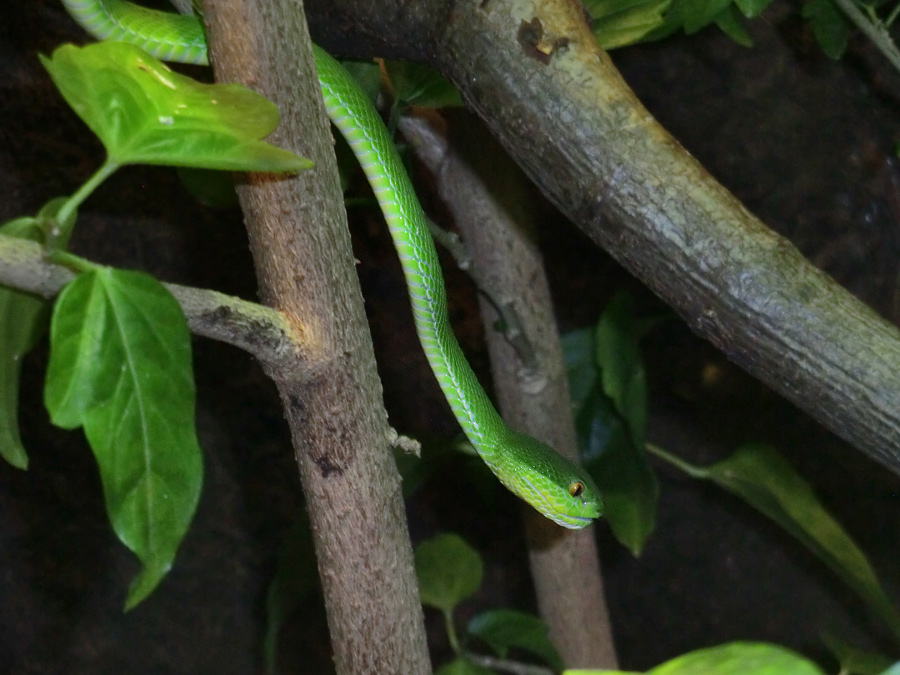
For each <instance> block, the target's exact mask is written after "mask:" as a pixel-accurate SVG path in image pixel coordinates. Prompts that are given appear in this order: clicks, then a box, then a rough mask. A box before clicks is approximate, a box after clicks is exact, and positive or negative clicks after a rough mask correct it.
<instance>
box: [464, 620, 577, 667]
mask: <svg viewBox="0 0 900 675" xmlns="http://www.w3.org/2000/svg"><path fill="white" fill-rule="evenodd" d="M467 630H468V632H469V634H471V635H474V636H476V637H478V638H480V639H482V640H484V641H485V642H486V643H487V644H489V645H490V647H491V649H493V650H494V652H495V653H496V654H497V656H499V657H500V658H506V655H507V653H508V652H509V649H510V648H511V647H518V648H520V649H523V650H525V651H528V652H530V653H532V654H535V655H537V656H539V657H540V658H542V659H543V660H544V661H546V662H547V664H548V665H550V666H551V667H552V668H553V669H554V670H557V671H559V670H562V668H563V662H562V659H561V658H560V656H559V653H558V652H557V651H556V647H554V646H553V643H552V642H550V638H549V637H548V636H547V626H546V624H544V622H543V621H541V620H540V619H539V618H538V617H536V616H533V615H531V614H525V613H524V612H514V611H512V610H508V609H498V610H494V611H490V612H482V613H481V614H477V615H476V616H474V617H472V620H471V621H469V625H468V628H467Z"/></svg>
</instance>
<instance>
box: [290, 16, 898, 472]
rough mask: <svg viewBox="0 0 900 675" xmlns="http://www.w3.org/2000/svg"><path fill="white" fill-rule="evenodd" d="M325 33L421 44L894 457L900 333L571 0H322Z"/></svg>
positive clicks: (560, 202)
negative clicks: (763, 209) (740, 188)
mask: <svg viewBox="0 0 900 675" xmlns="http://www.w3.org/2000/svg"><path fill="white" fill-rule="evenodd" d="M308 4H309V15H310V23H311V26H312V27H313V34H314V35H315V37H316V39H317V40H319V41H320V42H321V43H323V44H324V45H325V46H326V47H328V48H330V49H336V50H341V49H343V50H344V51H345V52H346V53H352V54H354V55H361V54H369V55H372V54H376V55H388V56H391V57H393V58H410V59H418V60H425V61H428V62H429V63H431V64H432V65H434V66H436V67H437V68H438V69H439V70H440V71H441V72H442V73H443V74H444V75H446V76H447V77H449V78H450V79H451V80H452V81H453V82H454V83H456V85H457V86H458V87H459V88H460V90H461V91H462V94H463V97H464V98H465V100H466V102H467V104H468V105H469V106H470V107H471V108H472V109H473V110H475V111H476V112H477V113H478V114H479V115H480V116H481V117H482V118H483V119H484V120H485V121H486V122H487V124H488V126H489V127H490V128H491V130H492V132H493V133H494V135H495V136H496V137H497V138H498V139H499V140H500V142H501V143H502V144H503V146H504V147H505V148H506V150H507V151H508V152H509V153H510V154H511V155H512V156H513V157H514V158H515V159H516V160H517V162H518V163H519V165H520V166H521V167H522V168H523V169H524V170H525V172H526V173H527V174H528V175H529V176H530V177H531V179H532V180H533V181H534V182H535V183H536V184H537V186H538V187H539V188H540V189H541V190H542V191H543V192H544V194H545V195H547V197H548V198H549V199H550V200H551V201H553V202H554V203H555V204H556V205H557V206H558V207H559V208H560V209H561V210H562V212H563V213H565V214H566V215H567V216H568V217H569V218H571V220H572V221H573V222H574V223H575V224H576V225H578V226H579V227H580V228H581V229H582V230H583V231H584V232H585V233H587V234H588V236H590V237H591V238H592V239H593V240H594V241H595V242H596V243H597V244H598V245H600V246H602V247H603V248H604V249H606V250H607V251H608V252H609V253H610V254H611V255H613V257H615V258H616V259H617V260H618V261H619V262H620V263H621V264H622V265H623V266H624V267H625V268H627V269H628V270H629V271H631V272H632V273H633V274H635V275H636V276H637V277H638V278H640V279H642V280H643V281H644V283H646V284H647V285H648V286H649V287H650V288H651V289H652V290H653V291H654V292H656V293H657V294H658V295H659V296H660V297H661V298H662V299H663V300H665V301H666V302H667V303H668V304H669V305H671V306H672V307H673V308H674V309H675V310H676V311H677V312H678V313H679V314H680V315H681V316H682V317H683V318H684V320H685V321H686V322H687V323H688V324H689V325H690V326H691V328H692V329H693V330H694V331H696V332H697V333H698V334H700V335H701V336H703V337H705V338H706V339H708V340H710V341H711V342H712V343H713V344H715V345H716V346H717V347H718V348H719V349H721V350H722V351H723V352H724V353H725V354H726V355H727V356H728V357H729V358H730V359H732V360H733V361H734V362H735V363H737V364H738V365H740V366H741V367H743V368H744V369H746V370H747V371H748V372H750V373H751V374H753V375H754V376H756V377H757V378H759V379H760V380H762V381H763V382H765V383H766V384H767V385H768V386H770V387H771V388H772V389H774V390H775V391H777V392H779V393H781V394H782V395H784V396H785V397H786V398H788V399H789V400H791V401H793V402H794V403H795V404H796V405H798V406H799V407H800V408H802V409H804V410H805V411H807V412H808V413H809V414H811V415H812V416H813V417H815V418H816V419H818V420H819V421H820V422H821V423H822V424H824V425H825V426H826V427H828V428H829V429H831V430H832V431H833V432H835V433H836V434H838V435H839V436H841V437H843V438H844V439H846V440H847V441H849V442H851V443H852V444H854V445H855V446H857V447H858V448H860V449H861V450H863V451H864V452H865V453H866V454H868V455H869V456H870V457H872V458H874V459H876V460H877V461H879V462H881V463H882V464H884V465H885V466H887V467H889V468H890V469H891V470H893V471H894V472H897V473H900V333H898V331H897V329H896V327H894V326H893V325H891V324H889V323H888V322H887V321H885V320H883V319H882V318H881V317H879V316H878V315H877V314H876V313H875V312H874V311H873V310H871V309H870V308H869V307H867V306H866V305H864V304H863V303H861V302H860V301H858V300H857V299H856V298H855V297H853V296H852V295H851V294H850V293H849V292H847V291H846V290H845V289H843V288H842V287H840V286H839V285H838V284H837V283H836V282H834V281H833V280H832V279H831V278H830V277H828V276H827V275H826V274H824V273H823V272H821V271H820V270H818V269H817V268H815V267H814V266H813V265H811V264H810V263H809V262H808V261H807V260H806V259H805V258H804V257H803V256H802V255H801V254H800V253H799V252H798V251H797V250H796V248H794V246H793V245H792V244H791V243H790V242H789V241H787V240H786V239H784V238H783V237H780V236H778V235H777V234H775V233H774V232H772V231H771V230H770V229H768V228H767V227H766V226H765V225H764V224H763V223H762V222H760V221H759V220H758V219H757V218H755V217H754V216H753V215H752V214H750V213H749V212H748V211H747V210H746V209H745V208H744V207H743V206H742V205H741V204H740V202H738V200H737V199H736V198H735V197H734V196H733V195H731V194H730V193H729V192H728V191H727V190H726V189H725V188H724V187H722V186H721V185H720V184H718V183H717V182H716V181H715V180H714V179H713V178H712V177H711V176H710V175H709V174H708V173H707V172H706V171H705V170H704V169H703V167H701V166H700V165H699V164H698V163H697V162H696V160H694V159H693V158H692V157H691V156H690V155H689V154H688V153H687V152H686V151H685V150H684V149H683V148H682V147H681V146H680V145H679V144H678V142H677V141H676V140H675V139H673V138H672V137H671V136H670V135H669V134H668V133H667V132H666V131H665V130H664V129H663V128H662V127H660V126H659V124H658V123H657V122H656V121H655V120H654V119H653V118H652V117H651V116H650V114H649V113H648V112H647V111H646V110H645V109H644V108H643V106H642V105H641V104H640V102H639V101H638V100H637V98H636V97H635V96H634V94H633V93H632V92H631V90H630V89H629V88H628V86H627V85H626V84H625V83H624V82H623V81H622V79H621V77H620V75H619V74H618V71H616V69H615V68H614V67H613V65H612V63H611V62H610V60H609V58H608V57H607V56H606V54H605V53H604V52H602V50H600V49H599V48H598V47H597V46H596V43H595V41H594V39H593V35H592V34H591V33H590V30H589V27H588V25H587V23H586V21H585V17H584V15H583V14H582V11H581V7H580V5H579V3H578V2H575V1H574V0H541V1H540V2H538V1H537V0H479V1H478V2H476V1H474V0H472V1H466V2H463V1H459V2H452V1H451V0H420V1H419V2H416V3H415V8H414V9H413V10H410V11H404V8H405V7H406V6H408V4H409V3H407V2H403V0H382V2H379V3H371V2H362V1H357V0H310V1H309V3H308Z"/></svg>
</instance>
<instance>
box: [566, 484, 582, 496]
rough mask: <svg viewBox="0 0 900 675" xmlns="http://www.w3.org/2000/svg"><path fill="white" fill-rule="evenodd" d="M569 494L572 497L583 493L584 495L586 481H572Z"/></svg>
mask: <svg viewBox="0 0 900 675" xmlns="http://www.w3.org/2000/svg"><path fill="white" fill-rule="evenodd" d="M569 494H570V495H571V496H572V497H580V496H581V495H583V494H584V483H582V482H581V481H578V480H576V481H575V482H574V483H572V484H571V485H570V486H569Z"/></svg>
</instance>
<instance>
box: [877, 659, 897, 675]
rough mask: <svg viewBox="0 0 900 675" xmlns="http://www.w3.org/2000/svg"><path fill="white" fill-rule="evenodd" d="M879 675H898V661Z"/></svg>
mask: <svg viewBox="0 0 900 675" xmlns="http://www.w3.org/2000/svg"><path fill="white" fill-rule="evenodd" d="M881 675H900V661H898V662H897V663H895V664H894V665H893V666H891V667H890V668H888V669H887V670H886V671H884V672H883V673H881Z"/></svg>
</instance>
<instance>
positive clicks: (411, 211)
mask: <svg viewBox="0 0 900 675" xmlns="http://www.w3.org/2000/svg"><path fill="white" fill-rule="evenodd" d="M62 2H63V4H64V5H65V6H66V9H67V10H68V11H69V13H70V14H71V15H72V17H73V18H74V19H75V20H76V21H77V22H78V23H79V24H81V26H82V27H83V28H84V29H85V30H87V31H88V32H89V33H91V35H93V36H94V37H96V38H98V39H114V40H123V41H127V42H132V43H134V44H137V45H138V46H140V47H142V48H143V49H145V50H146V51H147V52H149V53H150V54H152V55H153V56H155V57H157V58H160V59H163V60H168V61H178V62H182V63H194V64H205V63H207V53H206V36H205V33H204V29H203V23H202V21H201V20H200V19H199V18H198V17H196V16H189V15H181V14H172V13H166V12H159V11H156V10H151V9H147V8H145V7H141V6H139V5H135V4H132V3H130V2H127V1H125V0H62ZM313 51H314V54H315V60H316V67H317V69H318V71H319V82H320V84H321V87H322V96H323V97H324V99H325V108H326V110H327V111H328V116H329V117H330V118H331V121H332V123H333V124H334V125H335V126H336V127H337V128H338V130H339V131H340V132H341V134H342V135H343V136H344V138H345V139H346V140H347V142H348V143H349V145H350V147H351V148H352V150H353V153H354V155H355V156H356V158H357V160H358V161H359V163H360V164H361V165H362V168H363V171H364V172H365V174H366V178H367V179H368V181H369V183H370V184H371V186H372V190H373V191H374V193H375V197H376V198H377V200H378V203H379V205H380V207H381V210H382V212H383V213H384V217H385V220H386V221H387V224H388V227H389V229H390V232H391V237H392V238H393V241H394V245H395V247H396V249H397V253H398V254H399V256H400V262H401V264H402V267H403V273H404V275H405V277H406V284H407V287H408V289H409V296H410V300H411V302H412V310H413V314H414V317H415V323H416V331H417V333H418V336H419V341H420V342H421V344H422V348H423V349H424V351H425V354H426V356H427V357H428V362H429V364H430V365H431V369H432V370H433V371H434V374H435V376H436V377H437V380H438V382H439V383H440V386H441V390H442V391H443V393H444V396H445V397H446V398H447V401H448V402H449V404H450V407H451V409H452V410H453V413H454V415H455V416H456V419H457V420H458V421H459V424H460V426H462V428H463V431H464V432H465V434H466V437H467V438H468V439H469V441H470V442H471V443H472V445H473V446H474V447H475V450H476V451H477V452H478V454H479V455H480V456H481V458H482V459H483V460H484V462H485V463H486V464H487V465H488V467H490V469H491V471H493V472H494V474H496V476H497V477H498V478H499V479H500V482H501V483H503V485H505V486H506V487H507V488H508V489H509V490H511V491H512V492H513V493H514V494H516V495H518V496H519V497H521V498H522V499H524V500H525V501H526V502H528V503H529V504H531V505H532V506H533V507H534V508H536V509H537V510H538V511H539V512H540V513H542V514H543V515H544V516H546V517H547V518H549V519H551V520H552V521H554V522H556V523H558V524H559V525H562V526H564V527H568V528H572V529H577V528H582V527H585V526H586V525H589V524H590V523H591V522H592V520H593V519H594V518H597V517H598V516H600V515H601V513H602V501H601V498H600V493H599V491H598V489H597V487H596V485H595V484H594V481H593V480H592V479H591V477H590V476H589V475H588V474H587V472H586V471H584V469H582V468H581V467H579V466H578V465H576V464H575V463H573V462H571V461H569V460H567V459H565V458H564V457H562V456H560V455H559V454H557V453H556V451H554V450H553V449H552V448H550V447H549V446H547V445H545V444H544V443H541V442H540V441H538V440H536V439H534V438H532V437H530V436H527V435H525V434H521V433H517V432H515V431H513V430H512V429H510V428H509V427H508V426H507V425H506V423H505V422H504V421H503V419H502V418H501V417H500V415H499V414H498V413H497V411H496V409H495V408H494V406H493V404H492V403H491V401H490V399H489V398H488V396H487V394H486V393H485V391H484V389H483V388H482V387H481V385H480V384H479V382H478V380H477V378H476V377H475V373H474V372H473V371H472V368H471V366H469V363H468V361H466V358H465V356H464V355H463V353H462V350H461V349H460V347H459V344H458V343H457V341H456V338H455V337H454V335H453V332H452V330H451V328H450V324H449V319H448V311H447V298H446V291H445V289H444V282H443V278H442V276H441V270H440V266H439V264H438V258H437V252H436V250H435V248H434V243H433V241H432V239H431V234H430V232H429V230H428V227H427V222H426V219H425V214H424V212H423V211H422V207H421V205H420V204H419V200H418V199H417V198H416V195H415V192H414V190H413V187H412V184H411V183H410V180H409V177H408V176H407V174H406V171H405V169H404V168H403V165H402V162H401V160H400V157H399V155H398V154H397V150H396V148H395V147H394V143H393V141H392V140H391V138H390V136H389V135H388V133H387V130H386V129H385V127H384V124H383V123H382V121H381V118H380V117H379V116H378V113H377V111H376V110H375V108H374V107H373V105H372V103H371V102H370V101H369V99H368V98H367V97H366V95H365V94H364V93H363V92H362V91H361V90H360V89H359V87H358V86H357V85H356V83H355V82H354V81H353V79H352V78H351V77H350V76H349V74H348V73H347V71H345V70H344V68H343V67H342V66H341V65H340V64H339V63H338V62H337V61H336V60H335V59H334V58H332V57H331V56H330V55H329V54H327V53H326V52H324V51H323V50H322V49H321V48H319V47H317V46H315V45H313Z"/></svg>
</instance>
